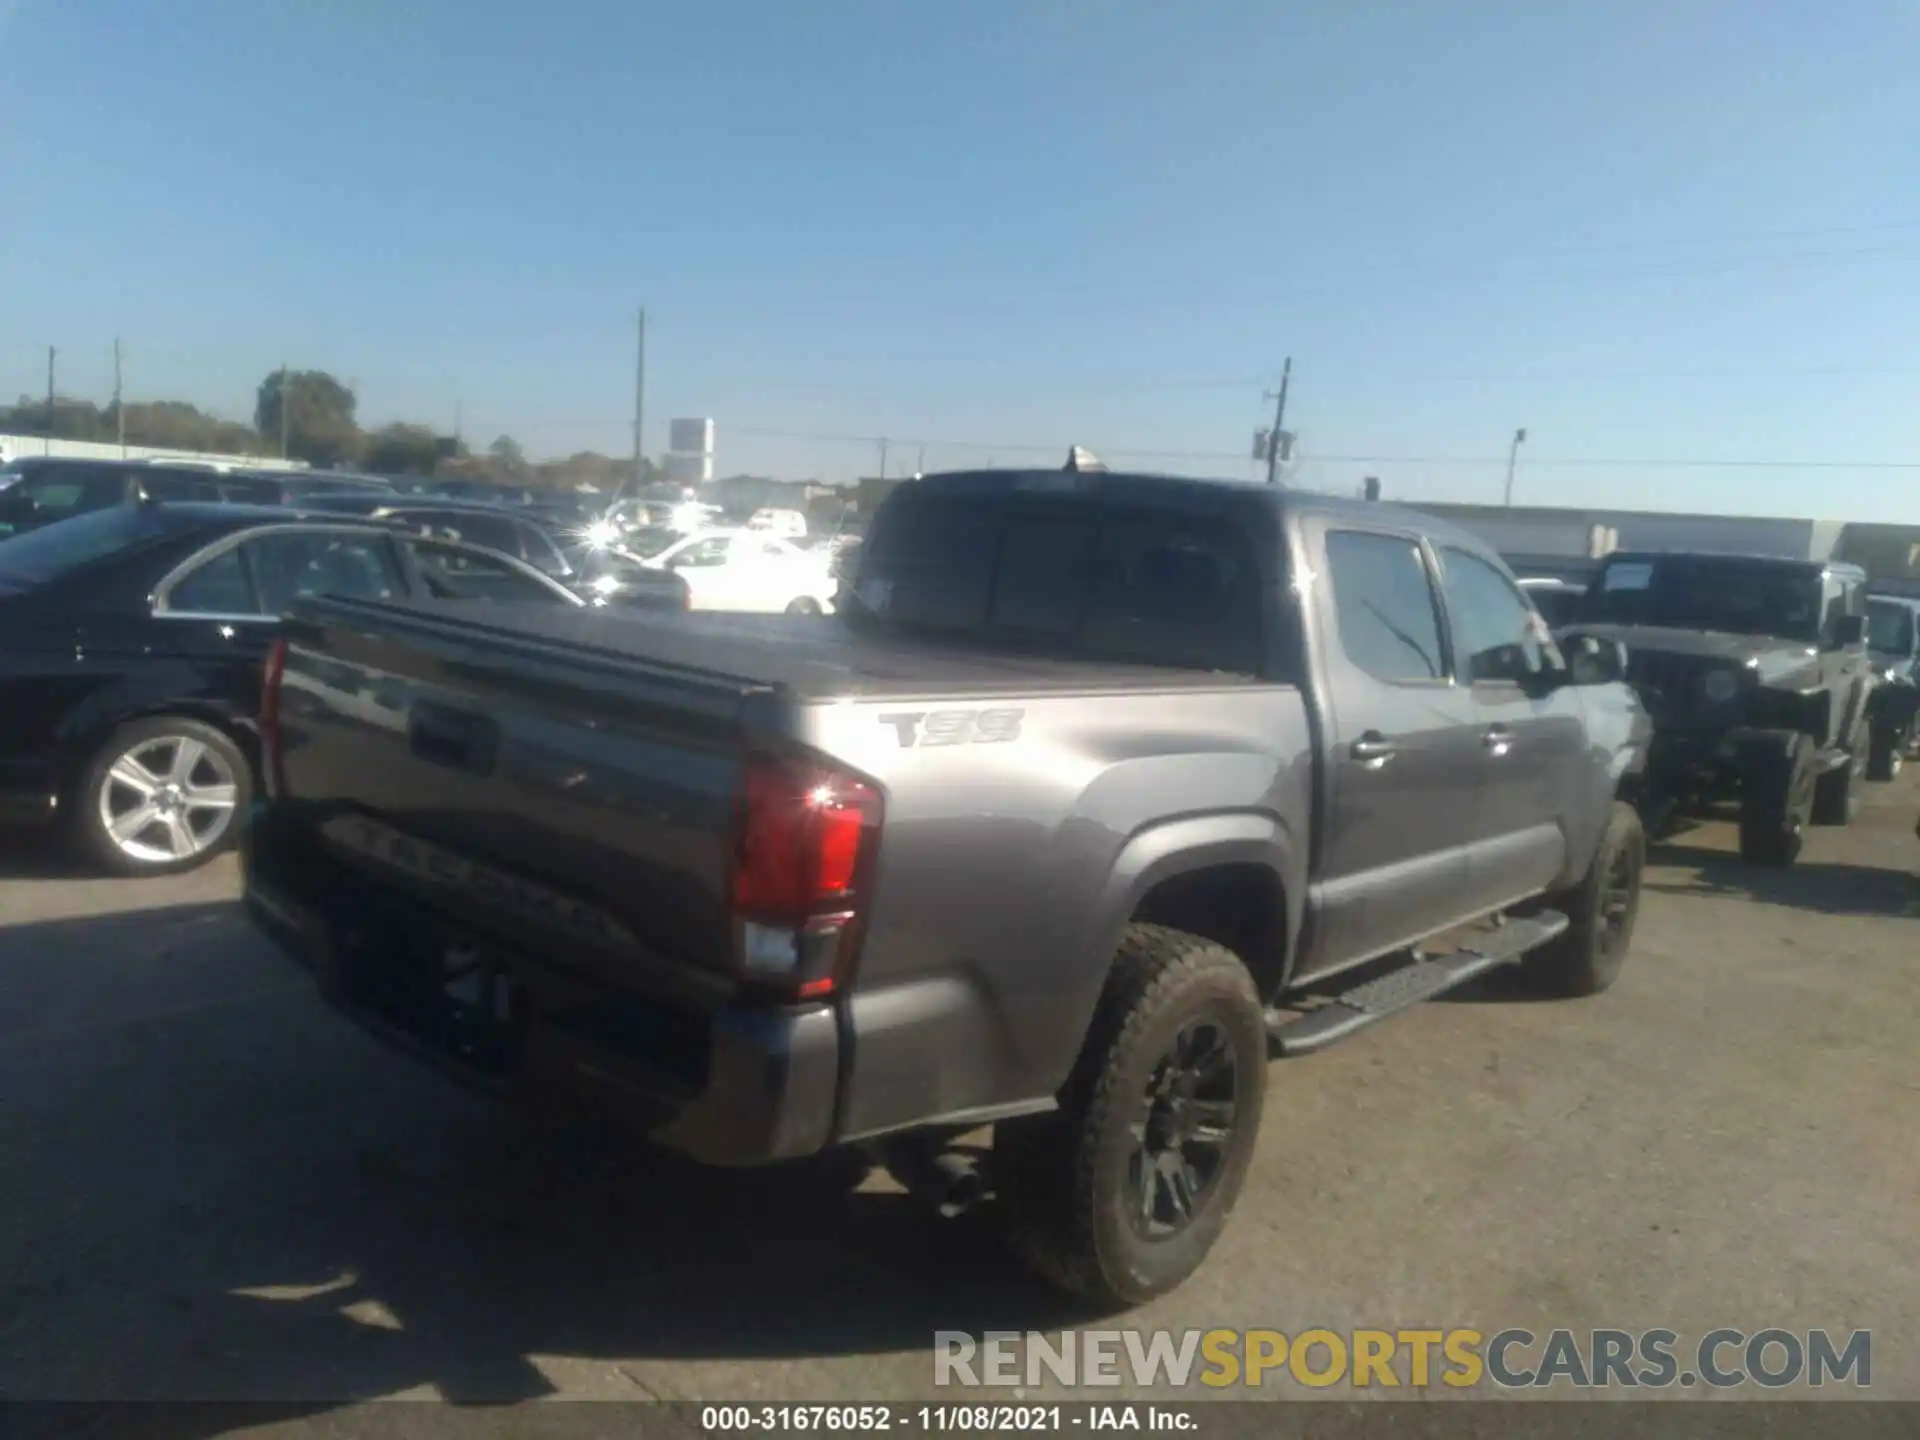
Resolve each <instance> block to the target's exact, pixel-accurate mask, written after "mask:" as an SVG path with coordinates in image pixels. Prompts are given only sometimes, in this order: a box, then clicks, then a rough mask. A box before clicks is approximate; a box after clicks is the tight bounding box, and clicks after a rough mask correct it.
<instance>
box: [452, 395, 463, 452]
mask: <svg viewBox="0 0 1920 1440" xmlns="http://www.w3.org/2000/svg"><path fill="white" fill-rule="evenodd" d="M464 406H465V402H464V401H462V400H461V398H460V397H459V396H458V395H456V396H454V397H453V453H454V454H456V455H458V454H459V453H460V422H461V420H462V419H464V418H465V417H464V416H463V415H462V414H461V411H462V410H463V408H464Z"/></svg>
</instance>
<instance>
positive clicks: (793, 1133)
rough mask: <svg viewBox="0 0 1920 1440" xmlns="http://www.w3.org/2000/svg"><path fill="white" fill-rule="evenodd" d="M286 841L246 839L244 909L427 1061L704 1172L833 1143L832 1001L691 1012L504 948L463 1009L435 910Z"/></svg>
mask: <svg viewBox="0 0 1920 1440" xmlns="http://www.w3.org/2000/svg"><path fill="white" fill-rule="evenodd" d="M276 844H277V842H276V836H275V830H274V826H273V824H272V823H271V819H270V817H260V816H257V817H256V820H255V823H253V824H251V825H249V826H248V827H247V831H246V834H245V838H244V840H243V842H242V848H243V857H244V870H245V876H246V889H245V905H246V909H247V912H248V914H249V915H250V916H251V917H252V918H253V920H254V922H255V923H256V924H257V925H258V926H259V928H260V929H261V930H263V931H264V932H265V933H266V934H267V935H268V936H269V937H270V938H272V939H273V940H274V941H275V942H276V943H277V944H278V945H279V946H280V947H281V948H282V949H283V950H285V951H286V952H287V953H288V954H289V955H291V956H292V957H293V958H294V959H295V960H296V961H298V962H299V963H300V964H301V965H302V966H304V967H305V968H306V969H307V970H309V971H310V972H311V973H312V974H313V975H314V977H315V979H316V981H317V982H318V984H319V988H320V991H321V993H322V995H323V996H324V997H325V998H326V1000H327V1001H328V1002H329V1003H330V1004H332V1005H333V1006H334V1007H335V1008H337V1009H339V1010H341V1011H342V1012H343V1013H345V1014H346V1015H348V1016H349V1017H351V1018H352V1019H353V1020H354V1021H355V1022H356V1023H358V1024H360V1025H361V1026H362V1027H364V1028H365V1029H367V1030H369V1031H371V1032H372V1033H373V1034H375V1035H377V1036H379V1037H380V1038H381V1039H383V1040H386V1041H388V1042H389V1043H392V1044H394V1045H396V1046H398V1047H399V1048H401V1049H402V1050H404V1051H406V1052H408V1053H409V1054H412V1055H413V1056H415V1057H416V1058H418V1059H421V1060H424V1061H426V1062H428V1063H431V1064H434V1065H436V1066H437V1067H438V1068H440V1069H442V1070H444V1071H446V1072H447V1073H449V1074H450V1075H452V1076H454V1077H455V1078H457V1079H460V1080H462V1081H465V1082H467V1083H470V1084H476V1085H479V1086H480V1087H482V1088H485V1089H488V1090H491V1091H494V1092H496V1093H499V1094H502V1095H510V1096H513V1097H515V1098H518V1099H524V1100H527V1101H530V1102H532V1103H535V1104H537V1105H543V1106H545V1105H555V1104H557V1105H559V1106H560V1107H562V1108H565V1107H568V1106H571V1105H578V1106H581V1107H588V1108H592V1109H593V1110H595V1111H599V1112H605V1113H610V1114H612V1115H614V1116H616V1117H618V1118H619V1119H621V1120H623V1121H625V1122H627V1123H628V1124H630V1125H632V1126H634V1127H635V1128H637V1129H638V1130H639V1131H641V1132H642V1133H644V1134H645V1135H646V1136H648V1137H649V1138H650V1139H652V1140H653V1141H655V1142H657V1143H660V1144H663V1145H666V1146H668V1147H670V1148H672V1149H675V1150H678V1151H681V1152H682V1153H684V1154H686V1155H688V1156H690V1157H691V1158H693V1159H696V1160H700V1161H703V1162H705V1163H707V1164H712V1165H761V1164H769V1163H773V1162H776V1161H780V1160H786V1159H791V1158H795V1157H798V1156H803V1155H808V1154H812V1153H814V1152H816V1151H819V1150H821V1149H823V1148H825V1147H826V1146H827V1145H828V1144H829V1143H830V1142H831V1140H832V1137H833V1131H834V1117H835V1107H836V1101H837V1096H838V1087H839V1070H840V1058H841V1057H840V1042H839V1027H838V1024H837V1021H836V1018H835V1016H834V1013H833V1011H832V1010H830V1009H828V1008H827V1007H825V1006H812V1007H808V1008H804V1009H761V1008H754V1007H748V1006H732V1005H728V1006H722V1007H721V1008H719V1009H718V1010H716V1011H714V1012H712V1013H711V1014H708V1015H704V1016H692V1015H687V1014H683V1013H677V1012H671V1011H667V1010H665V1009H662V1008H661V1007H659V1006H657V1005H654V1004H652V1003H650V1002H648V1001H647V1000H646V999H644V998H643V997H641V996H638V995H636V994H634V993H631V992H626V991H621V990H616V989H613V988H611V987H606V986H595V985H589V984H583V983H582V982H581V981H580V979H579V978H578V977H577V976H576V975H573V974H571V973H569V972H568V971H566V970H564V969H562V968H560V967H555V966H552V965H550V964H545V963H542V962H540V961H537V960H534V959H532V958H530V957H528V956H525V955H521V954H514V953H505V952H498V953H496V952H493V951H489V952H488V954H487V957H486V970H487V973H488V976H489V980H490V982H491V980H493V979H497V980H498V981H499V982H501V984H500V986H499V988H498V989H497V990H494V989H492V988H491V985H490V988H489V990H488V992H487V993H488V996H489V998H488V1000H487V1001H486V1002H484V1004H483V1005H482V1006H479V1007H474V1006H469V1005H467V1004H465V1003H455V1002H452V1001H449V1000H448V998H447V994H448V990H449V986H448V984H447V983H446V982H445V981H444V978H443V975H442V972H441V971H440V969H439V967H440V965H441V957H442V953H443V950H444V944H445V941H446V939H447V938H448V930H447V928H446V926H445V925H444V924H443V923H442V921H441V920H440V919H439V917H437V916H434V915H432V914H430V913H428V912H427V911H425V910H424V909H422V908H421V907H419V906H418V905H417V904H415V903H414V902H411V901H409V900H405V899H403V898H402V897H399V896H396V895H391V894H385V893H382V894H379V895H377V896H374V897H372V898H371V899H370V897H369V895H368V894H367V893H366V892H365V891H364V889H361V888H360V887H358V886H356V887H354V893H353V894H352V897H351V900H350V901H349V899H348V896H347V894H346V893H345V892H343V890H342V889H341V888H340V885H339V881H340V876H339V875H338V874H327V873H326V872H325V867H324V865H323V864H322V865H316V864H315V863H314V861H313V858H312V856H311V855H310V854H306V855H302V856H301V857H300V863H298V864H289V863H287V862H288V860H289V858H290V857H288V856H287V855H285V854H283V853H280V852H278V851H277V849H276ZM429 972H431V973H429ZM462 983H464V982H462ZM509 996H510V997H511V999H510V1000H507V999H506V997H509ZM502 1002H504V1003H502Z"/></svg>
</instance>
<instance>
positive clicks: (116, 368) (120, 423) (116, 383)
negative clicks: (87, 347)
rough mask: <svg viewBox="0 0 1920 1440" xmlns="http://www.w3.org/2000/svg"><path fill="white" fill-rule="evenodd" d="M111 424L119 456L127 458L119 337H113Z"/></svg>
mask: <svg viewBox="0 0 1920 1440" xmlns="http://www.w3.org/2000/svg"><path fill="white" fill-rule="evenodd" d="M113 425H114V430H115V431H116V433H117V434H118V437H119V441H120V458H121V459H122V460H124V459H126V458H127V407H126V405H125V404H123V403H122V401H121V398H120V337H119V336H118V335H116V336H114V337H113Z"/></svg>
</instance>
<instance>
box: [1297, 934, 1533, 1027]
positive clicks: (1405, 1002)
mask: <svg viewBox="0 0 1920 1440" xmlns="http://www.w3.org/2000/svg"><path fill="white" fill-rule="evenodd" d="M1566 929H1567V917H1566V916H1565V915H1562V914H1561V913H1560V912H1559V911H1558V910H1542V911H1540V912H1538V913H1537V914H1533V915H1528V916H1526V917H1524V918H1522V919H1517V920H1508V921H1506V922H1504V923H1503V924H1501V925H1500V926H1499V928H1498V929H1495V930H1490V931H1488V932H1487V933H1486V934H1484V935H1479V936H1475V937H1474V938H1473V941H1472V943H1470V944H1468V945H1465V946H1462V947H1461V948H1460V949H1458V950H1456V951H1454V952H1453V953H1452V954H1449V955H1436V956H1432V957H1424V956H1421V955H1420V954H1418V953H1417V952H1416V953H1415V954H1413V955H1410V956H1409V957H1408V959H1407V960H1406V962H1405V963H1404V964H1401V965H1399V966H1397V967H1396V968H1394V969H1392V970H1389V971H1388V972H1387V973H1386V974H1384V975H1381V976H1379V977H1378V978H1376V979H1373V980H1369V981H1367V982H1366V984H1364V985H1356V986H1355V987H1354V988H1353V989H1351V990H1348V991H1346V992H1345V993H1343V994H1340V995H1336V996H1335V997H1334V998H1333V999H1332V1000H1330V1001H1328V1002H1327V1003H1326V1004H1325V1005H1322V1006H1320V1007H1319V1008H1318V1009H1315V1010H1309V1011H1308V1012H1307V1013H1306V1014H1304V1015H1297V1016H1283V1015H1282V1014H1280V1013H1279V1012H1276V1011H1272V1010H1269V1011H1268V1012H1267V1034H1268V1036H1269V1037H1270V1038H1271V1039H1272V1040H1273V1043H1274V1044H1275V1045H1276V1046H1277V1047H1278V1048H1279V1051H1280V1053H1281V1054H1282V1055H1305V1054H1307V1053H1309V1052H1310V1051H1314V1050H1321V1049H1325V1048H1326V1047H1327V1046H1329V1045H1331V1044H1333V1042H1334V1041H1336V1040H1344V1039H1346V1038H1347V1036H1349V1035H1351V1034H1353V1033H1354V1032H1355V1031H1356V1030H1364V1029H1365V1028H1366V1027H1367V1026H1369V1025H1371V1024H1373V1023H1374V1022H1375V1021H1378V1020H1384V1019H1386V1018H1387V1017H1388V1016H1389V1015H1394V1014H1397V1013H1399V1012H1400V1011H1402V1010H1405V1009H1408V1008H1409V1007H1411V1006H1414V1005H1418V1004H1419V1003H1420V1002H1421V1001H1423V1000H1431V999H1432V998H1433V997H1434V996H1436V995H1444V994H1445V993H1446V992H1447V991H1449V990H1452V989H1454V988H1456V987H1458V986H1461V985H1464V984H1466V983H1467V982H1468V981H1469V980H1472V979H1475V978H1477V977H1478V976H1481V975H1484V974H1486V973H1487V972H1488V971H1489V970H1497V969H1499V968H1500V967H1501V966H1502V965H1511V964H1513V962H1514V961H1516V960H1518V959H1520V957H1521V956H1523V955H1525V954H1526V953H1527V952H1528V951H1529V950H1533V949H1536V948H1538V947H1539V946H1541V945H1544V944H1546V943H1547V942H1548V941H1549V940H1552V939H1555V938H1557V937H1558V936H1560V935H1563V934H1565V933H1566Z"/></svg>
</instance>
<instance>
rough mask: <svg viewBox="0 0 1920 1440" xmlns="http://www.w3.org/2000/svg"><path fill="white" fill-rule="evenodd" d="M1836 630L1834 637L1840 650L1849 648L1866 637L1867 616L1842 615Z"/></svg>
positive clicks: (1863, 640) (1860, 642)
mask: <svg viewBox="0 0 1920 1440" xmlns="http://www.w3.org/2000/svg"><path fill="white" fill-rule="evenodd" d="M1835 630H1836V639H1838V641H1839V643H1840V648H1841V649H1842V650H1850V649H1852V648H1853V647H1854V646H1855V645H1859V644H1862V643H1864V642H1865V640H1866V638H1867V617H1866V616H1864V615H1842V616H1841V617H1840V623H1839V625H1838V626H1837V627H1835Z"/></svg>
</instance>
